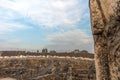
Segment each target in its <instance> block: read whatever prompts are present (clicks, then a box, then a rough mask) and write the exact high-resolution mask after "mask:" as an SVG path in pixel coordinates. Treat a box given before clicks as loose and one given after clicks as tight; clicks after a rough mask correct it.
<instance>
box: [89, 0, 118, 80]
mask: <svg viewBox="0 0 120 80" xmlns="http://www.w3.org/2000/svg"><path fill="white" fill-rule="evenodd" d="M90 13H91V25H92V32H93V37H94V44H95V61H96V62H95V63H96V73H97V80H120V0H90Z"/></svg>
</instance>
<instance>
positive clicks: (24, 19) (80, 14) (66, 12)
mask: <svg viewBox="0 0 120 80" xmlns="http://www.w3.org/2000/svg"><path fill="white" fill-rule="evenodd" d="M88 6H89V5H88V0H0V24H1V25H0V45H1V46H0V50H37V49H39V50H41V49H42V48H48V49H49V50H56V51H72V50H74V49H80V50H83V49H85V50H88V51H89V52H93V39H92V33H91V27H90V16H89V7H88Z"/></svg>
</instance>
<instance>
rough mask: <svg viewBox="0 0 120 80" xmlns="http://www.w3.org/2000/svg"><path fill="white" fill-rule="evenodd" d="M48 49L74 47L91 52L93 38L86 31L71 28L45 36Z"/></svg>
mask: <svg viewBox="0 0 120 80" xmlns="http://www.w3.org/2000/svg"><path fill="white" fill-rule="evenodd" d="M46 41H48V43H49V45H46V47H48V48H49V49H55V50H57V51H66V50H67V51H71V50H74V49H80V50H88V51H89V52H93V39H92V37H91V36H88V35H87V33H86V32H84V31H81V30H73V31H68V32H64V33H54V34H52V35H49V36H48V37H47V38H46Z"/></svg>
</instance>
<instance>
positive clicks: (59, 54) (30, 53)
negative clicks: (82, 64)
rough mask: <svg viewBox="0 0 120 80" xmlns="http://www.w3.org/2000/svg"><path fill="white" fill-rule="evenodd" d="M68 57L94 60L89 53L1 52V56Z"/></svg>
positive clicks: (92, 55)
mask: <svg viewBox="0 0 120 80" xmlns="http://www.w3.org/2000/svg"><path fill="white" fill-rule="evenodd" d="M20 55H23V56H69V57H87V58H94V54H91V53H87V52H86V53H85V52H81V53H73V52H71V53H67V52H62V53H36V52H25V51H2V53H1V56H20Z"/></svg>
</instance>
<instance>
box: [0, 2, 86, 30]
mask: <svg viewBox="0 0 120 80" xmlns="http://www.w3.org/2000/svg"><path fill="white" fill-rule="evenodd" d="M81 1H82V0H13V1H11V0H1V1H0V7H2V8H4V9H8V10H11V11H15V12H17V13H19V14H20V15H22V16H24V17H29V18H30V19H31V20H32V21H33V23H34V22H35V23H37V24H38V25H39V26H44V27H47V28H48V27H56V26H61V27H63V28H64V27H68V28H70V27H75V26H76V23H78V22H80V20H81V17H82V15H83V12H84V9H85V8H86V7H84V5H83V4H82V3H81ZM13 14H14V13H13ZM16 17H17V16H16Z"/></svg>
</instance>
